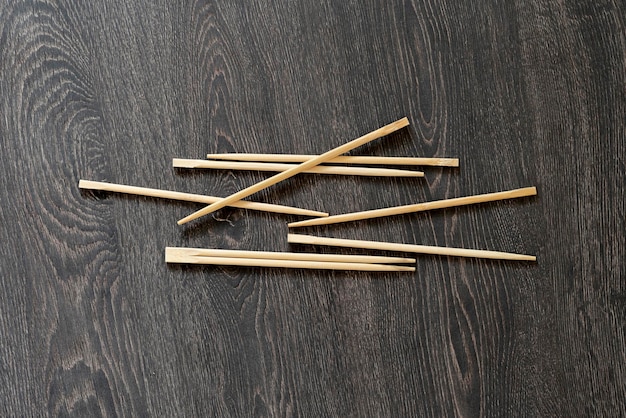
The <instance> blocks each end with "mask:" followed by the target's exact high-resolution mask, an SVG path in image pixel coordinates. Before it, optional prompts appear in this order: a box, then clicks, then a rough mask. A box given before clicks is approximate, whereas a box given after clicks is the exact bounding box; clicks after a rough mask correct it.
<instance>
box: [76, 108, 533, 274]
mask: <svg viewBox="0 0 626 418" xmlns="http://www.w3.org/2000/svg"><path fill="white" fill-rule="evenodd" d="M408 124H409V122H408V119H407V118H403V119H400V120H398V121H396V122H393V123H391V124H389V125H386V126H383V127H382V128H379V129H377V130H375V131H372V132H370V133H368V134H366V135H363V136H361V137H359V138H357V139H355V140H353V141H350V142H348V143H346V144H343V145H341V146H339V147H337V148H334V149H332V150H330V151H327V152H326V153H324V154H321V155H285V154H209V155H207V157H208V158H211V159H213V160H188V159H174V160H173V165H174V167H183V168H218V169H239V170H261V171H278V174H276V175H274V176H272V177H270V178H268V179H265V180H263V181H261V182H259V183H256V184H254V185H252V186H250V187H247V188H245V189H243V190H241V191H239V192H237V193H234V194H232V195H230V196H228V197H225V198H220V197H213V196H204V195H197V194H190V193H181V192H175V191H168V190H160V189H149V188H144V187H136V186H127V185H121V184H113V183H104V182H93V181H88V180H81V181H80V182H79V187H81V188H87V189H98V190H106V191H114V192H121V193H130V194H136V195H144V196H152V197H161V198H167V199H174V200H186V201H194V202H202V203H207V204H208V206H206V207H205V208H203V209H201V210H198V211H196V212H194V213H192V214H191V215H189V216H187V217H185V218H183V219H181V220H179V221H178V224H185V223H187V222H189V221H192V220H194V219H197V218H199V217H202V216H204V215H207V214H210V213H212V212H214V211H216V210H219V209H221V208H223V207H225V206H233V207H240V208H246V209H252V210H262V211H269V212H277V213H286V214H293V215H304V216H314V217H315V218H314V219H309V220H304V221H299V222H292V223H289V224H288V226H289V227H290V228H295V227H304V226H313V225H327V224H333V223H339V222H351V221H356V220H363V219H371V218H377V217H383V216H392V215H399V214H406V213H413V212H421V211H427V210H433V209H442V208H450V207H457V206H463V205H470V204H476V203H484V202H492V201H497V200H503V199H512V198H519V197H527V196H533V195H536V194H537V190H536V188H535V187H526V188H521V189H515V190H509V191H503V192H496V193H487V194H481V195H474V196H466V197H460V198H453V199H444V200H437V201H431V202H424V203H417V204H412V205H403V206H395V207H389V208H382V209H375V210H369V211H363V212H355V213H346V214H341V215H334V216H329V214H328V213H325V212H320V211H313V210H309V209H302V208H294V207H290V206H283V205H274V204H267V203H258V202H250V201H245V200H242V199H244V198H246V197H248V196H250V195H252V194H254V193H257V192H259V191H261V190H263V189H266V188H268V187H270V186H272V185H275V184H276V183H279V182H281V181H283V180H286V179H288V178H290V177H293V176H295V175H297V174H299V173H303V172H308V173H319V174H343V175H360V176H405V177H423V175H424V173H423V172H421V171H412V170H392V169H385V168H372V167H352V166H333V165H320V164H322V163H356V164H387V165H396V164H401V165H432V166H449V167H458V165H459V161H458V159H455V158H412V157H370V156H342V155H341V154H345V153H347V152H349V151H351V150H352V149H354V148H356V147H359V146H361V145H364V144H366V143H368V142H371V141H373V140H375V139H378V138H381V137H383V136H386V135H389V134H390V133H393V132H395V131H397V130H399V129H402V128H404V127H406V126H408ZM215 160H226V161H215ZM293 163H298V164H293ZM288 241H289V242H290V243H299V244H313V245H329V246H339V247H351V248H364V249H378V250H388V251H399V252H412V253H421V254H437V255H445V256H460V257H475V258H488V259H503V260H525V261H535V260H536V258H535V257H534V256H530V255H523V254H513V253H505V252H499V251H486V250H475V249H465V248H452V247H436V246H424V245H412V244H402V243H389V242H379V241H360V240H344V239H337V238H326V237H315V236H310V235H299V234H289V235H288ZM165 258H166V262H168V263H190V264H220V265H239V266H259V267H286V268H306V269H334V270H360V271H414V270H415V268H414V267H409V266H398V265H394V264H390V263H399V264H402V263H411V262H415V260H414V259H407V258H398V257H380V256H377V257H373V256H351V255H333V254H317V253H289V252H267V251H241V250H222V249H199V248H177V247H167V248H166V256H165Z"/></svg>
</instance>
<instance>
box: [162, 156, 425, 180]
mask: <svg viewBox="0 0 626 418" xmlns="http://www.w3.org/2000/svg"><path fill="white" fill-rule="evenodd" d="M172 165H173V166H174V167H178V168H215V169H220V170H256V171H287V170H289V169H292V168H294V167H297V165H295V164H282V163H258V162H241V161H212V160H189V159H184V158H174V160H173V162H172ZM302 172H303V173H316V174H338V175H344V176H372V177H424V172H423V171H411V170H395V169H389V168H373V167H344V166H335V165H331V166H329V165H318V166H316V167H313V168H309V169H308V170H304V171H302Z"/></svg>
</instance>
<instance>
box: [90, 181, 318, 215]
mask: <svg viewBox="0 0 626 418" xmlns="http://www.w3.org/2000/svg"><path fill="white" fill-rule="evenodd" d="M78 187H80V188H81V189H92V190H104V191H108V192H117V193H126V194H133V195H138V196H149V197H159V198H163V199H171V200H182V201H186V202H199V203H213V202H217V201H219V200H220V199H221V198H220V197H214V196H205V195H200V194H192V193H182V192H174V191H171V190H161V189H150V188H147V187H137V186H127V185H125V184H115V183H105V182H102V181H91V180H80V181H79V182H78ZM231 206H233V207H237V208H243V209H251V210H259V211H264V212H274V213H286V214H290V215H305V216H328V213H326V212H318V211H315V210H308V209H301V208H294V207H291V206H282V205H273V204H269V203H258V202H248V201H245V200H241V201H239V202H234V203H232V204H231Z"/></svg>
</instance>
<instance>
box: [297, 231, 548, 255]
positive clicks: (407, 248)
mask: <svg viewBox="0 0 626 418" xmlns="http://www.w3.org/2000/svg"><path fill="white" fill-rule="evenodd" d="M287 241H288V242H290V243H297V244H312V245H330V246H336V247H350V248H366V249H372V250H389V251H401V252H411V253H420V254H433V255H446V256H456V257H473V258H489V259H497V260H517V261H536V260H537V258H536V257H535V256H532V255H524V254H513V253H505V252H500V251H486V250H472V249H465V248H452V247H434V246H427V245H413V244H398V243H392V242H380V241H361V240H352V239H339V238H326V237H316V236H313V235H300V234H288V235H287Z"/></svg>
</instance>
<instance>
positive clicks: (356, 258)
mask: <svg viewBox="0 0 626 418" xmlns="http://www.w3.org/2000/svg"><path fill="white" fill-rule="evenodd" d="M168 248H169V249H170V251H172V252H175V253H176V254H180V255H188V256H195V257H229V258H263V259H273V260H300V261H323V262H337V263H366V264H391V263H399V264H405V263H415V259H414V258H403V257H383V256H370V255H347V254H317V253H290V252H279V251H245V250H223V249H217V248H187V247H168Z"/></svg>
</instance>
